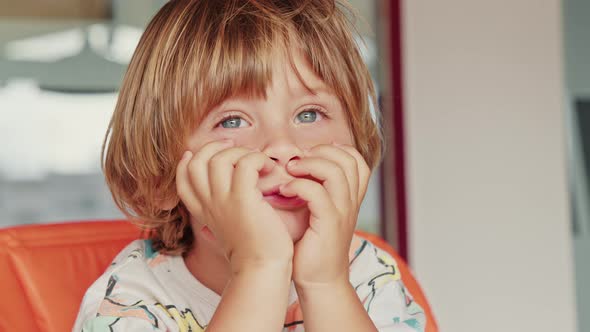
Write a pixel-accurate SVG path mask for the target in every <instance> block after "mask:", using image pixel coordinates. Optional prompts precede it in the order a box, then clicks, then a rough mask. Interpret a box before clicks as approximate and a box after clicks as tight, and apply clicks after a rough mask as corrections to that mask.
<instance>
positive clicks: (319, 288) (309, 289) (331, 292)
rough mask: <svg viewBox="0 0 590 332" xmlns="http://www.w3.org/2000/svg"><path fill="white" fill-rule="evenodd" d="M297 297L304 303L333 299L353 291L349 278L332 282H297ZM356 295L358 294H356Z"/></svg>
mask: <svg viewBox="0 0 590 332" xmlns="http://www.w3.org/2000/svg"><path fill="white" fill-rule="evenodd" d="M294 284H295V289H296V290H297V295H298V296H299V298H300V299H301V300H302V301H305V300H306V299H309V298H312V297H332V296H338V295H341V294H345V293H346V292H348V291H350V290H351V289H352V285H351V284H350V281H349V279H348V278H347V277H341V278H338V279H334V280H333V281H331V282H296V281H294ZM353 291H354V290H353ZM355 293H356V292H355Z"/></svg>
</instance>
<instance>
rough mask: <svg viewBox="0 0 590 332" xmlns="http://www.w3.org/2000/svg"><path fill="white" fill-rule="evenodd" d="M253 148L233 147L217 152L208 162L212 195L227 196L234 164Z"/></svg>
mask: <svg viewBox="0 0 590 332" xmlns="http://www.w3.org/2000/svg"><path fill="white" fill-rule="evenodd" d="M250 152H252V150H250V149H247V148H244V147H233V148H229V149H225V150H221V151H219V152H217V153H216V154H215V155H213V156H212V157H211V159H210V160H209V164H208V173H209V185H210V188H211V196H212V197H225V196H226V195H227V193H229V191H230V189H231V182H232V177H233V173H234V166H235V164H236V163H237V162H238V160H240V158H242V157H243V156H245V155H247V154H248V153H250Z"/></svg>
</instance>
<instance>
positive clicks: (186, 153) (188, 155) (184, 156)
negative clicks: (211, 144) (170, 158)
mask: <svg viewBox="0 0 590 332" xmlns="http://www.w3.org/2000/svg"><path fill="white" fill-rule="evenodd" d="M190 156H191V152H190V151H189V150H186V151H184V153H183V154H182V158H181V160H185V159H188V158H190Z"/></svg>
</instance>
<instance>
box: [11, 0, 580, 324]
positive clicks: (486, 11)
mask: <svg viewBox="0 0 590 332" xmlns="http://www.w3.org/2000/svg"><path fill="white" fill-rule="evenodd" d="M165 2H166V1H165V0H112V1H107V0H55V1H39V0H20V1H18V2H13V1H10V2H9V1H7V0H0V227H11V226H17V225H26V224H38V223H51V222H68V221H74V220H88V219H114V218H122V214H121V213H120V212H119V211H118V210H117V209H116V208H115V206H114V205H113V203H112V202H111V197H110V193H109V191H108V189H107V188H106V186H105V184H104V180H103V177H102V174H101V172H100V148H101V144H102V141H103V138H104V134H105V131H106V128H107V125H108V121H109V119H110V116H111V114H112V111H113V108H114V105H115V102H116V99H117V91H118V88H119V84H120V82H121V79H122V76H123V74H124V72H125V69H126V66H127V64H128V62H129V60H130V58H131V56H132V54H133V51H134V49H135V46H136V45H137V42H138V40H139V38H140V36H141V34H142V31H143V29H144V27H145V26H146V24H147V22H148V21H149V19H150V17H151V16H152V15H153V14H154V13H155V12H156V11H157V10H158V9H159V8H160V7H161V6H162V5H163V4H164V3H165ZM350 2H351V4H352V5H353V7H355V8H356V9H357V10H358V11H359V13H360V14H361V15H362V16H363V17H364V21H358V22H357V24H358V31H359V36H358V39H359V44H360V45H361V46H362V50H363V56H364V59H365V61H366V62H367V64H368V65H369V68H370V69H371V72H372V74H373V76H374V80H375V82H376V84H377V86H378V91H379V97H380V101H381V108H382V110H383V123H382V124H383V126H384V128H385V129H386V141H387V154H386V158H385V160H384V162H383V164H382V166H381V167H380V168H379V169H377V170H376V171H375V172H374V173H373V177H372V179H371V183H370V187H369V191H368V193H367V197H366V199H365V201H364V203H363V207H362V210H361V215H360V216H359V228H360V229H363V230H367V231H370V232H373V233H378V234H381V235H382V236H383V237H385V238H386V239H387V240H388V241H390V243H392V244H393V245H394V246H395V247H396V248H397V249H398V251H399V252H400V253H401V254H402V256H403V257H405V258H406V259H407V260H408V261H409V263H410V264H411V266H412V267H413V269H414V271H415V273H416V275H417V278H418V279H419V280H420V282H421V284H422V287H423V288H424V290H425V292H426V294H427V295H428V298H429V300H430V302H431V305H432V306H433V310H434V314H435V315H436V316H437V318H438V321H439V325H440V328H441V331H453V332H461V331H481V332H487V331H490V332H492V331H494V332H496V331H535V332H539V331H547V332H549V331H552V332H553V331H565V332H574V331H577V332H586V331H590V205H589V204H588V202H589V199H590V188H589V185H590V182H589V181H588V174H590V113H589V112H590V1H587V0H586V1H584V0H562V1H558V0H548V1H542V2H539V1H533V0H521V1H516V2H514V1H507V0H500V1H468V0H449V1H445V2H440V3H438V2H425V1H422V2H420V1H403V0H399V1H398V0H392V1H388V0H354V1H353V0H351V1H350Z"/></svg>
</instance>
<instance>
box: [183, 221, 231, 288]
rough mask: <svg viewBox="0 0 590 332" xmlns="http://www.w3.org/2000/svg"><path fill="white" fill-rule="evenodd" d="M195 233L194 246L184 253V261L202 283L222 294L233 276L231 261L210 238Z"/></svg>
mask: <svg viewBox="0 0 590 332" xmlns="http://www.w3.org/2000/svg"><path fill="white" fill-rule="evenodd" d="M195 233H197V234H195V242H194V245H193V248H191V250H190V251H189V252H187V253H186V254H185V255H184V257H183V258H184V263H185V264H186V267H187V268H188V270H189V271H190V272H191V274H192V275H193V276H194V277H195V278H197V280H199V282H200V283H201V284H203V285H204V286H205V287H207V288H209V289H211V290H212V291H214V292H215V293H217V294H218V295H220V296H221V293H223V290H224V288H225V285H226V284H227V283H228V281H229V279H230V277H231V271H230V267H229V263H228V261H227V260H226V259H225V257H223V256H222V255H221V253H220V252H219V250H218V249H217V247H216V246H215V244H214V243H213V242H212V241H211V240H210V239H206V238H203V237H202V236H200V234H198V233H200V232H195Z"/></svg>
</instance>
